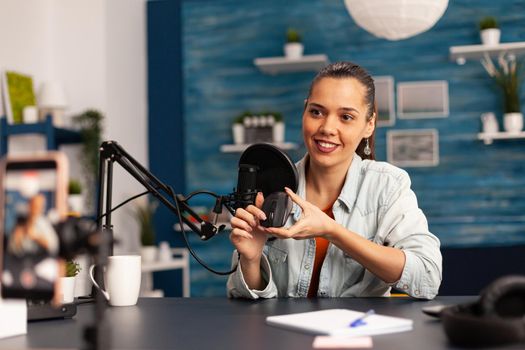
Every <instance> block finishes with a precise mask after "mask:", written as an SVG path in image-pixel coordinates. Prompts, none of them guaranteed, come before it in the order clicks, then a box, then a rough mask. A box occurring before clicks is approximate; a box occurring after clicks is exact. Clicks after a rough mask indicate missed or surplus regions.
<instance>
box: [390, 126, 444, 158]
mask: <svg viewBox="0 0 525 350" xmlns="http://www.w3.org/2000/svg"><path fill="white" fill-rule="evenodd" d="M438 138H439V135H438V131H437V130H436V129H417V130H390V131H388V132H387V160H388V162H389V163H391V164H394V165H397V166H400V167H428V166H437V165H438V164H439V139H438Z"/></svg>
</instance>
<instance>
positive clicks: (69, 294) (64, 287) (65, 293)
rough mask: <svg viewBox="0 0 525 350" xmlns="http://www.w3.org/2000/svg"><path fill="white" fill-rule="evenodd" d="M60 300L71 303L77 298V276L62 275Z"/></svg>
mask: <svg viewBox="0 0 525 350" xmlns="http://www.w3.org/2000/svg"><path fill="white" fill-rule="evenodd" d="M59 284H60V293H61V298H60V302H61V303H62V304H69V303H72V302H73V301H74V300H75V277H60V280H59Z"/></svg>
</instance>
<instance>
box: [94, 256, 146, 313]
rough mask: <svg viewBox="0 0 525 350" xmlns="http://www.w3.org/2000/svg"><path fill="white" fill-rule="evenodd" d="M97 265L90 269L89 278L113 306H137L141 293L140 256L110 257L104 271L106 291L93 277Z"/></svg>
mask: <svg viewBox="0 0 525 350" xmlns="http://www.w3.org/2000/svg"><path fill="white" fill-rule="evenodd" d="M94 268H95V265H91V267H90V268H89V277H90V278H91V282H93V284H94V285H95V287H96V288H97V289H98V290H99V291H101V292H102V294H103V295H104V297H105V298H106V299H107V300H108V301H109V304H110V305H112V306H129V305H135V304H136V303H137V299H138V297H139V292H140V278H141V270H140V255H114V256H110V257H108V267H107V269H106V271H104V284H105V285H106V290H104V289H102V288H100V286H99V285H98V284H97V282H96V281H95V278H94V277H93V269H94Z"/></svg>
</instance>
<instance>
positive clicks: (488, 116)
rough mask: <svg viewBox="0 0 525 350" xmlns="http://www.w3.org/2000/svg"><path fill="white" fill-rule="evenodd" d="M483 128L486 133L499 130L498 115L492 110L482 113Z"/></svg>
mask: <svg viewBox="0 0 525 350" xmlns="http://www.w3.org/2000/svg"><path fill="white" fill-rule="evenodd" d="M481 123H482V125H483V127H482V130H483V133H485V134H496V133H497V132H498V131H499V130H498V129H499V127H498V120H497V119H496V115H495V114H494V113H492V112H488V113H483V114H482V115H481Z"/></svg>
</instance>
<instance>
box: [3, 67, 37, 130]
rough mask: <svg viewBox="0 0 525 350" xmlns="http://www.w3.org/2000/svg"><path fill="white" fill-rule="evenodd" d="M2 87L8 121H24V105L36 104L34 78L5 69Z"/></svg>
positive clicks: (18, 122) (17, 122)
mask: <svg viewBox="0 0 525 350" xmlns="http://www.w3.org/2000/svg"><path fill="white" fill-rule="evenodd" d="M2 88H3V97H4V104H5V107H4V109H5V115H6V117H7V122H8V123H9V124H22V123H24V116H23V111H24V107H27V106H36V96H35V92H34V90H33V78H32V77H31V76H30V75H26V74H23V73H18V72H14V71H3V72H2Z"/></svg>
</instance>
